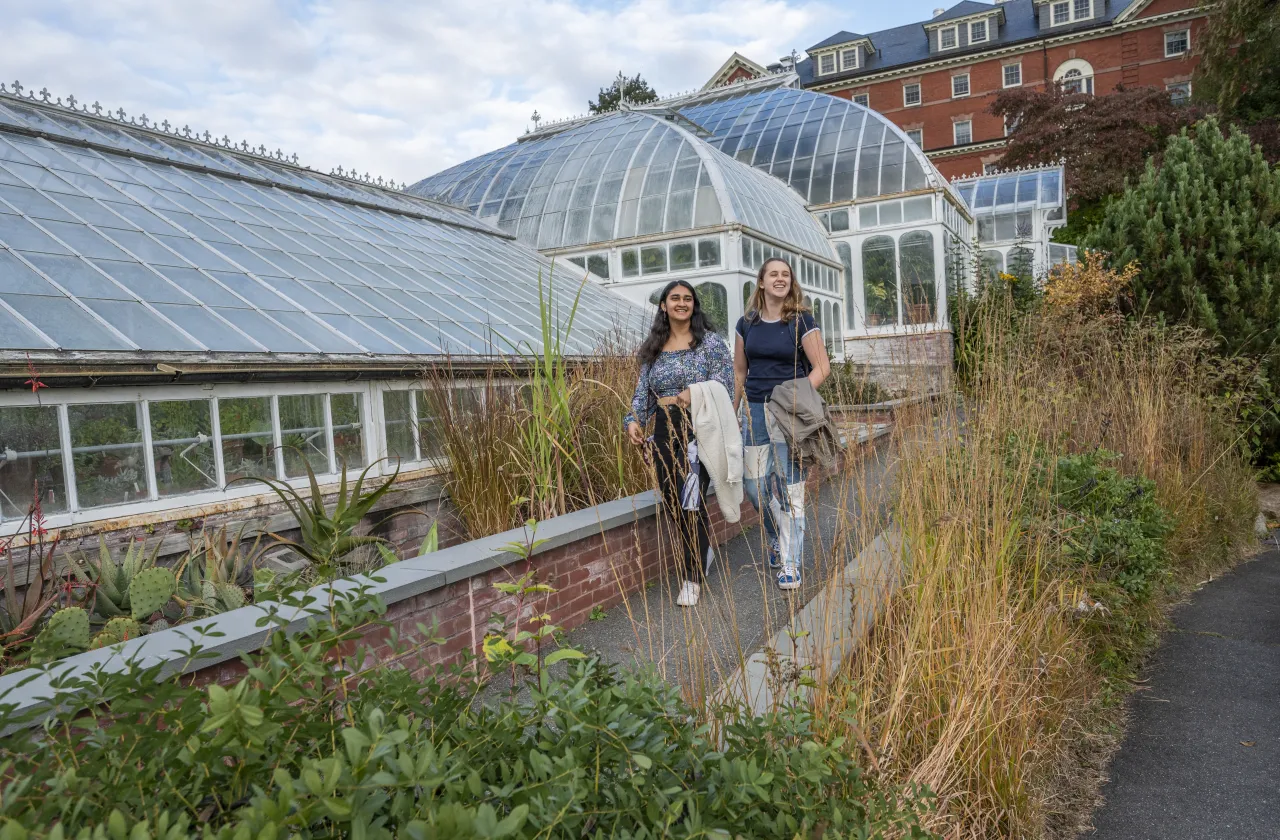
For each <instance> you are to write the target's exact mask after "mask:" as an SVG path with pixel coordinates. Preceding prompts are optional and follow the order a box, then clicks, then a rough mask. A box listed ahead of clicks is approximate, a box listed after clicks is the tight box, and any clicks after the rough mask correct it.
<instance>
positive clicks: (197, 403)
mask: <svg viewBox="0 0 1280 840" xmlns="http://www.w3.org/2000/svg"><path fill="white" fill-rule="evenodd" d="M147 410H148V411H149V412H150V414H151V451H152V457H153V459H154V460H155V466H156V489H157V490H158V491H159V493H160V495H161V496H176V495H180V494H182V493H198V492H200V491H201V490H212V489H214V488H216V487H217V486H218V478H217V468H216V467H215V466H214V460H213V423H212V420H211V418H212V413H211V411H210V408H209V400H162V401H158V402H152V403H150V404H149V405H148V406H147Z"/></svg>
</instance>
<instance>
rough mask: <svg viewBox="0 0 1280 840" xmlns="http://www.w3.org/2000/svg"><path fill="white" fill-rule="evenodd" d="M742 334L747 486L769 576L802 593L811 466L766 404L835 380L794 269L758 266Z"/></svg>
mask: <svg viewBox="0 0 1280 840" xmlns="http://www.w3.org/2000/svg"><path fill="white" fill-rule="evenodd" d="M736 332H737V339H736V341H735V343H734V353H733V371H734V378H735V380H736V381H737V382H738V386H739V388H738V391H737V393H735V394H734V400H733V404H734V408H735V409H739V410H740V407H741V404H742V398H743V397H744V396H745V397H746V401H747V410H746V412H745V413H744V415H743V421H742V442H743V444H744V446H743V453H742V481H743V485H744V488H745V490H746V495H747V498H749V499H751V504H753V505H755V508H756V510H757V511H758V512H759V513H760V518H761V519H762V520H764V531H765V536H766V537H767V538H768V541H769V546H768V552H769V568H771V569H777V570H778V588H779V589H799V588H800V561H801V559H802V558H803V556H804V531H805V521H804V486H805V470H804V467H805V466H806V465H804V464H797V463H796V460H795V458H793V455H794V454H796V453H793V452H792V451H791V449H790V448H789V446H788V444H787V442H786V440H785V435H784V433H783V431H784V430H782V429H780V428H779V424H778V423H777V422H771V417H773V416H776V412H770V411H767V410H766V403H768V402H769V401H770V399H771V398H772V396H773V391H774V389H775V388H777V387H778V386H780V385H783V384H784V383H793V382H794V381H795V380H798V379H804V378H807V379H808V380H809V382H808V384H810V385H812V387H813V389H814V390H815V391H816V389H817V387H818V386H819V385H821V384H822V382H823V380H825V379H826V378H827V377H828V376H829V375H830V374H831V362H830V360H829V359H828V358H827V349H826V347H825V346H824V345H823V342H822V334H821V332H820V331H819V329H818V325H817V323H816V322H815V321H814V319H813V316H812V315H811V314H809V310H808V307H806V306H805V305H804V299H803V298H802V297H801V294H800V284H799V283H797V282H796V281H795V274H794V272H792V270H791V264H790V263H789V262H787V261H786V260H784V259H780V258H777V257H775V258H772V259H768V260H765V263H764V265H762V266H760V271H759V273H757V274H756V288H755V291H754V292H753V293H752V296H751V301H750V303H749V304H748V305H747V314H746V315H744V316H743V317H742V318H740V319H738V325H737V329H736ZM814 398H815V399H816V398H817V397H816V393H815V394H814ZM784 422H785V419H784Z"/></svg>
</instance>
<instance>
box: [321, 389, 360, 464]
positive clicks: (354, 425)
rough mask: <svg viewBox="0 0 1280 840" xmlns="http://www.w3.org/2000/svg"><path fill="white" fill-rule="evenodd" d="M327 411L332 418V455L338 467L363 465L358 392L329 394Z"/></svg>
mask: <svg viewBox="0 0 1280 840" xmlns="http://www.w3.org/2000/svg"><path fill="white" fill-rule="evenodd" d="M329 412H330V414H331V416H332V418H333V455H334V458H335V460H336V461H337V464H338V469H342V467H343V465H344V464H345V465H346V468H347V469H349V470H354V469H360V468H361V467H363V466H364V463H365V461H364V417H363V415H362V414H361V413H360V395H359V394H330V395H329Z"/></svg>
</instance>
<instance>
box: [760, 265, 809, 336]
mask: <svg viewBox="0 0 1280 840" xmlns="http://www.w3.org/2000/svg"><path fill="white" fill-rule="evenodd" d="M774 262H780V263H782V264H783V265H785V266H786V267H787V271H789V272H790V273H791V288H790V289H788V290H787V296H786V297H785V298H784V299H783V301H782V320H783V321H790V320H792V319H793V318H795V317H797V316H798V315H800V314H801V313H802V312H808V311H809V307H807V306H805V305H804V296H803V295H801V294H800V281H799V279H797V278H796V270H795V269H794V268H792V267H791V263H790V262H788V261H787V260H786V259H784V258H783V257H770V258H769V259H767V260H765V261H764V263H762V264H761V266H760V270H759V271H757V272H756V290H755V291H754V292H752V294H751V302H750V303H748V304H747V320H748V321H758V320H760V313H762V312H764V272H765V269H767V268H768V267H769V263H774Z"/></svg>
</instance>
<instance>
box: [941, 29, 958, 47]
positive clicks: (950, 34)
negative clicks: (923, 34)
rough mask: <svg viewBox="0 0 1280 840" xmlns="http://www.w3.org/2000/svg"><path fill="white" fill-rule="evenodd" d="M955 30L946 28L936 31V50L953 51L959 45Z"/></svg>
mask: <svg viewBox="0 0 1280 840" xmlns="http://www.w3.org/2000/svg"><path fill="white" fill-rule="evenodd" d="M956 32H957V30H956V27H954V26H948V27H947V28H946V29H939V30H938V49H940V50H954V49H955V48H956V47H957V46H959V44H960V40H959V37H958V36H957V34H956Z"/></svg>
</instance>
